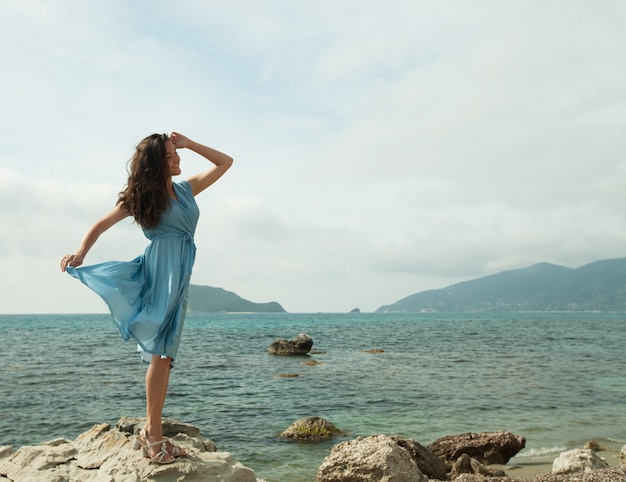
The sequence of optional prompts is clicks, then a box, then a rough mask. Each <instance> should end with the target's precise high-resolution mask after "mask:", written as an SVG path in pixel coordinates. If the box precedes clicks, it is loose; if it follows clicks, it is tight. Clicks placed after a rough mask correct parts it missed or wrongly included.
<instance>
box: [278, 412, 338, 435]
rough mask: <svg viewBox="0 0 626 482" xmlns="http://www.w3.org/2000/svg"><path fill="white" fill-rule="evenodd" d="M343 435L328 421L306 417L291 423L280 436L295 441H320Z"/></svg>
mask: <svg viewBox="0 0 626 482" xmlns="http://www.w3.org/2000/svg"><path fill="white" fill-rule="evenodd" d="M343 433H344V432H342V431H341V430H339V429H338V428H337V427H335V425H333V424H332V423H330V422H329V421H328V420H324V419H323V418H320V417H307V418H302V419H300V420H297V421H295V422H294V423H292V424H291V425H290V426H289V428H288V429H287V430H285V431H284V432H283V433H281V434H280V436H281V437H287V438H293V439H297V440H322V439H327V438H331V437H334V436H336V435H342V434H343Z"/></svg>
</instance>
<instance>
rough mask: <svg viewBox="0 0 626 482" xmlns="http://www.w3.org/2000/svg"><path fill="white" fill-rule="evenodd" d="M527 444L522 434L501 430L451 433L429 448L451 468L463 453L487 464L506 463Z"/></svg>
mask: <svg viewBox="0 0 626 482" xmlns="http://www.w3.org/2000/svg"><path fill="white" fill-rule="evenodd" d="M525 446H526V439H525V438H524V437H522V436H521V435H515V434H514V433H511V432H507V431H501V432H481V433H478V434H477V433H464V434H460V435H449V436H447V437H442V438H440V439H437V440H435V441H434V442H433V443H431V444H430V445H429V446H428V449H429V450H430V451H431V452H432V453H433V454H435V455H436V456H438V457H439V458H441V459H443V460H444V462H445V463H446V465H447V466H448V468H451V467H452V464H453V463H454V462H456V460H457V459H458V458H459V457H460V456H461V455H463V454H467V455H469V456H470V457H472V458H475V459H477V460H478V461H480V462H481V463H483V464H486V465H491V464H506V463H507V462H508V461H509V459H510V458H511V457H513V456H515V455H516V454H517V453H518V452H519V451H520V450H522V449H523V448H524V447H525Z"/></svg>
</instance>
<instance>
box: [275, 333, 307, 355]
mask: <svg viewBox="0 0 626 482" xmlns="http://www.w3.org/2000/svg"><path fill="white" fill-rule="evenodd" d="M312 347H313V338H311V337H310V336H309V335H305V334H304V333H300V334H299V335H298V336H296V337H295V338H293V339H292V340H286V339H285V338H278V339H277V340H276V341H274V342H273V343H272V344H271V345H270V347H269V348H268V351H269V352H270V353H271V354H272V355H306V354H307V353H309V352H310V351H311V348H312Z"/></svg>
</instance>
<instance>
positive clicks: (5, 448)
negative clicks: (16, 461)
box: [0, 445, 14, 459]
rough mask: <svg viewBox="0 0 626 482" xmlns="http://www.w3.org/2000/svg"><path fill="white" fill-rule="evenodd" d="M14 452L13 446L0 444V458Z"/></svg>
mask: <svg viewBox="0 0 626 482" xmlns="http://www.w3.org/2000/svg"><path fill="white" fill-rule="evenodd" d="M13 452H14V450H13V447H11V446H10V445H1V446H0V459H2V458H4V457H8V456H9V455H11V454H12V453H13Z"/></svg>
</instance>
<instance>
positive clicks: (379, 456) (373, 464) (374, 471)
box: [317, 435, 428, 482]
mask: <svg viewBox="0 0 626 482" xmlns="http://www.w3.org/2000/svg"><path fill="white" fill-rule="evenodd" d="M356 481H358V482H428V477H427V476H426V475H424V474H423V473H422V472H421V471H420V469H419V468H418V466H417V464H416V463H415V461H414V460H413V459H412V458H411V455H410V454H409V452H408V450H406V449H404V448H403V447H401V446H400V445H398V443H397V442H396V441H395V440H393V439H392V438H391V437H389V436H387V435H374V436H371V437H365V438H362V437H359V438H356V439H354V440H350V441H347V442H342V443H339V444H337V445H335V446H334V447H333V449H332V450H331V452H330V455H328V457H326V458H325V459H324V462H323V463H322V465H321V466H320V468H319V469H318V471H317V482H356Z"/></svg>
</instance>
